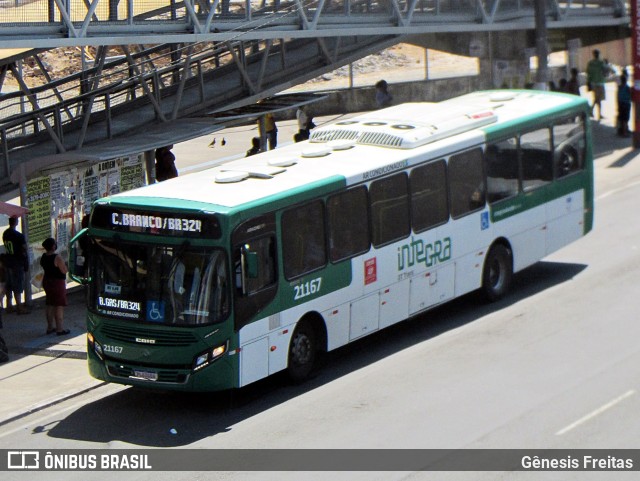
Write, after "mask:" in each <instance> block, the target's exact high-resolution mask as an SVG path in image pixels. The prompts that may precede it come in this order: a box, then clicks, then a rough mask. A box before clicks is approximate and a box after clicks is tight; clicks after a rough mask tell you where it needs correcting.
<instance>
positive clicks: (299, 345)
mask: <svg viewBox="0 0 640 481" xmlns="http://www.w3.org/2000/svg"><path fill="white" fill-rule="evenodd" d="M317 358H318V342H317V336H316V333H315V330H314V329H313V326H311V324H310V323H308V322H304V321H302V322H301V323H299V324H298V327H296V330H295V331H294V332H293V336H292V337H291V344H290V345H289V363H288V367H287V370H288V373H289V378H290V379H291V380H292V381H293V382H296V383H298V382H302V381H304V380H305V379H307V378H308V377H309V375H310V374H311V371H312V370H313V368H314V367H315V364H316V360H317Z"/></svg>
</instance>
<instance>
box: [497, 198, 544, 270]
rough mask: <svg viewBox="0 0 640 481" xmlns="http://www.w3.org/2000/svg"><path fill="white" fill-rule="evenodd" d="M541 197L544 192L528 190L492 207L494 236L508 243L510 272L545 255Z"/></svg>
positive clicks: (526, 265) (528, 264)
mask: <svg viewBox="0 0 640 481" xmlns="http://www.w3.org/2000/svg"><path fill="white" fill-rule="evenodd" d="M544 197H545V194H544V191H542V190H539V191H532V192H527V193H526V194H521V195H518V196H516V197H514V198H513V199H509V200H505V201H502V202H499V203H496V204H495V205H493V206H492V214H493V216H492V217H493V219H494V223H493V231H494V237H495V238H498V237H504V238H506V239H507V240H508V241H509V243H510V244H511V249H512V254H513V271H514V272H518V271H520V270H522V269H524V268H525V267H528V266H530V265H532V264H534V263H536V262H538V261H539V260H540V259H542V258H543V257H544V256H545V254H546V233H545V232H546V221H547V214H546V209H545V206H544V205H541V201H540V200H539V198H544Z"/></svg>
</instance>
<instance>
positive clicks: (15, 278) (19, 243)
mask: <svg viewBox="0 0 640 481" xmlns="http://www.w3.org/2000/svg"><path fill="white" fill-rule="evenodd" d="M17 225H18V218H17V217H15V216H14V217H11V218H9V228H8V229H7V230H5V231H4V232H3V234H2V242H3V243H4V250H5V258H4V260H5V269H6V275H7V280H6V291H7V312H11V311H12V310H13V306H12V305H11V295H12V294H13V299H14V300H15V302H16V312H17V313H18V314H26V313H27V310H26V307H24V306H22V305H21V304H20V297H21V296H22V292H23V291H24V273H25V272H26V271H28V270H29V261H28V258H27V242H26V240H25V237H24V235H23V234H22V233H21V232H18V230H17Z"/></svg>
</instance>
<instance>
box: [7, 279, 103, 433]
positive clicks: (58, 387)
mask: <svg viewBox="0 0 640 481" xmlns="http://www.w3.org/2000/svg"><path fill="white" fill-rule="evenodd" d="M68 300H69V305H68V306H67V307H66V308H65V313H64V314H65V316H64V317H65V322H64V325H65V328H66V329H69V330H70V331H71V333H70V334H69V335H67V336H56V335H55V334H45V331H46V329H47V321H46V318H45V305H44V297H42V296H39V297H35V298H34V299H33V301H32V306H31V310H30V312H29V314H24V315H17V314H15V313H11V314H8V313H6V312H3V313H2V322H3V326H4V327H3V328H2V330H1V331H0V332H1V333H2V336H3V337H4V340H5V342H6V343H7V347H8V349H9V362H6V363H3V364H0V387H1V388H2V391H4V392H5V396H4V400H5V402H3V403H2V404H1V405H0V426H2V425H3V424H6V423H8V422H10V421H11V420H15V419H18V418H20V417H22V416H25V415H27V414H29V413H31V412H35V411H38V410H40V409H43V408H45V407H47V406H51V405H53V404H56V403H58V402H60V401H62V400H64V399H68V398H70V397H73V396H76V395H78V394H80V393H82V392H84V391H86V390H89V389H94V388H96V387H99V386H101V385H102V384H103V383H102V382H101V381H98V380H96V379H93V378H92V377H90V376H89V373H88V372H87V365H86V358H87V352H86V351H87V346H86V344H87V341H86V327H85V326H86V317H85V316H86V305H85V301H84V290H83V289H82V288H74V289H70V290H69V292H68ZM9 393H10V395H9ZM7 401H8V402H7Z"/></svg>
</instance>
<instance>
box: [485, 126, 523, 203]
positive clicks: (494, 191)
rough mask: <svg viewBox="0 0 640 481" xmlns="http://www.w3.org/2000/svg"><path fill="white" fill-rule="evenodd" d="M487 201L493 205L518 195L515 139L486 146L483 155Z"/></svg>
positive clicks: (518, 175)
mask: <svg viewBox="0 0 640 481" xmlns="http://www.w3.org/2000/svg"><path fill="white" fill-rule="evenodd" d="M484 163H485V172H486V173H487V200H488V201H489V203H493V202H496V201H499V200H502V199H508V198H509V197H513V196H515V195H517V194H518V192H519V190H520V187H519V184H520V181H519V178H520V174H519V170H520V169H519V163H518V143H517V140H516V139H515V138H511V139H508V140H503V141H501V142H495V143H491V144H488V145H487V149H486V150H485V153H484Z"/></svg>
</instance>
